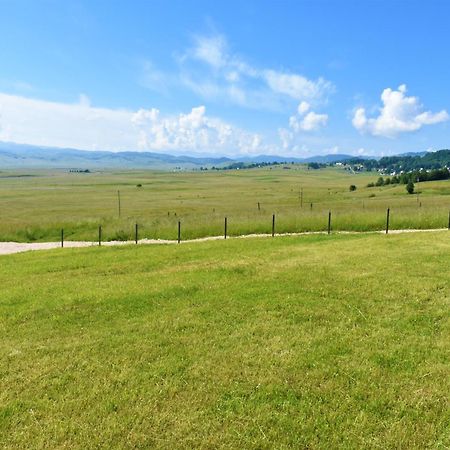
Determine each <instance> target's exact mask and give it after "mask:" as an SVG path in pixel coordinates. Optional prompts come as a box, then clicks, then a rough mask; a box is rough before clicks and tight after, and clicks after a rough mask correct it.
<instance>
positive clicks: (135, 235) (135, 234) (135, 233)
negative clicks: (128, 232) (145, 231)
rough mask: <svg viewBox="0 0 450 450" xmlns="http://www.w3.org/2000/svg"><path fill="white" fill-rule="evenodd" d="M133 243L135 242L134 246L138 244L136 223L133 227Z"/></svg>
mask: <svg viewBox="0 0 450 450" xmlns="http://www.w3.org/2000/svg"><path fill="white" fill-rule="evenodd" d="M134 241H135V242H136V244H137V243H138V224H137V223H136V225H135V226H134Z"/></svg>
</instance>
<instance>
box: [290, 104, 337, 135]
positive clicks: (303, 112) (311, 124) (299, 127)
mask: <svg viewBox="0 0 450 450" xmlns="http://www.w3.org/2000/svg"><path fill="white" fill-rule="evenodd" d="M310 108H311V106H310V104H309V103H307V102H305V101H303V102H301V103H300V104H299V105H298V108H297V114H296V115H293V116H291V117H290V118H289V126H290V127H291V129H292V130H294V131H295V132H296V133H298V132H300V131H316V130H319V129H320V128H322V127H324V126H325V125H326V124H327V122H328V114H317V113H315V112H314V111H310ZM308 111H309V112H308Z"/></svg>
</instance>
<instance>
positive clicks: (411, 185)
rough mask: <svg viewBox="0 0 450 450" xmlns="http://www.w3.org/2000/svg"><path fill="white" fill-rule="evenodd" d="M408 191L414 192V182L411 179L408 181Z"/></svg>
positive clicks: (409, 192)
mask: <svg viewBox="0 0 450 450" xmlns="http://www.w3.org/2000/svg"><path fill="white" fill-rule="evenodd" d="M406 192H408V194H414V183H413V181H412V180H411V179H410V180H409V181H408V184H407V185H406Z"/></svg>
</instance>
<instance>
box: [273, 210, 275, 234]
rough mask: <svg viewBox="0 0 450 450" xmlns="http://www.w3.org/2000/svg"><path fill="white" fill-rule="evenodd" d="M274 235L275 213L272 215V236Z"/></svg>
mask: <svg viewBox="0 0 450 450" xmlns="http://www.w3.org/2000/svg"><path fill="white" fill-rule="evenodd" d="M274 236H275V214H273V215H272V237H274Z"/></svg>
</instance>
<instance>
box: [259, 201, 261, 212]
mask: <svg viewBox="0 0 450 450" xmlns="http://www.w3.org/2000/svg"><path fill="white" fill-rule="evenodd" d="M258 211H261V204H260V203H259V202H258Z"/></svg>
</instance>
